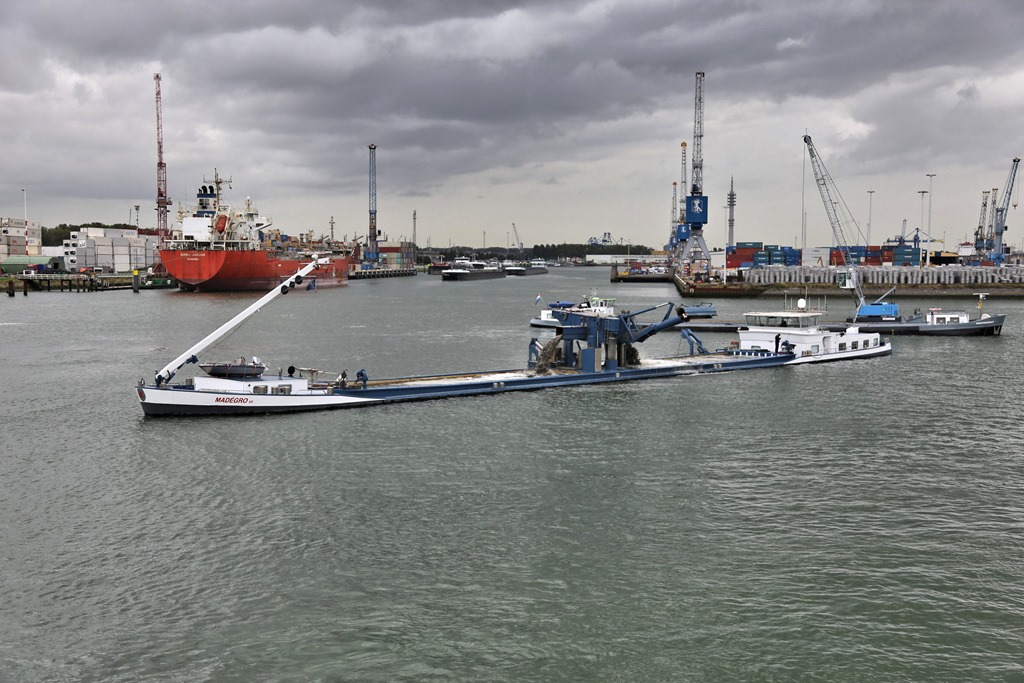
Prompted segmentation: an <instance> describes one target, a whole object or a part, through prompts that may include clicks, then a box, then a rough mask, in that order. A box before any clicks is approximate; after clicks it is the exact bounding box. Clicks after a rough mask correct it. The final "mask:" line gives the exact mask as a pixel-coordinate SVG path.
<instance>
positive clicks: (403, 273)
mask: <svg viewBox="0 0 1024 683" xmlns="http://www.w3.org/2000/svg"><path fill="white" fill-rule="evenodd" d="M414 275H416V269H415V268H368V269H366V270H353V271H352V272H351V273H349V274H348V279H349V280H375V279H377V278H382V277H411V276H414Z"/></svg>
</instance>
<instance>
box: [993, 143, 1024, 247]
mask: <svg viewBox="0 0 1024 683" xmlns="http://www.w3.org/2000/svg"><path fill="white" fill-rule="evenodd" d="M1018 164H1020V157H1014V158H1013V163H1012V164H1010V175H1009V177H1007V179H1006V185H1004V186H1003V196H1002V199H1001V201H1000V202H999V203H998V204H995V220H994V221H993V230H992V234H993V240H992V257H991V258H992V263H994V264H995V265H997V266H1001V265H1003V261H1005V260H1006V254H1005V253H1004V249H1003V233H1004V232H1006V213H1007V212H1008V211H1009V210H1010V196H1011V195H1012V194H1013V183H1014V182H1015V181H1016V178H1017V166H1018Z"/></svg>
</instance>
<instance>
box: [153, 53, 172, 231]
mask: <svg viewBox="0 0 1024 683" xmlns="http://www.w3.org/2000/svg"><path fill="white" fill-rule="evenodd" d="M153 81H154V82H155V83H156V232H157V235H158V237H159V240H160V242H163V241H164V240H165V239H167V207H168V206H170V204H171V199H170V197H168V196H167V164H165V163H164V117H163V101H162V99H161V97H160V74H159V73H155V74H153Z"/></svg>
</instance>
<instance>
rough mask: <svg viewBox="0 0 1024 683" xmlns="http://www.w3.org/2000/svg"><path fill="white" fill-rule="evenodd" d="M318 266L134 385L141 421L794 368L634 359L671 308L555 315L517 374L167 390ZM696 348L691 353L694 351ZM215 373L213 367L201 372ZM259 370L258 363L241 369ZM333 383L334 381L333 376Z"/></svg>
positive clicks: (741, 358)
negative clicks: (548, 333)
mask: <svg viewBox="0 0 1024 683" xmlns="http://www.w3.org/2000/svg"><path fill="white" fill-rule="evenodd" d="M325 263H326V260H325V259H319V258H317V259H314V260H313V262H312V263H310V264H308V265H306V266H304V267H302V268H300V269H299V270H298V272H296V273H295V275H293V276H292V277H290V278H289V279H288V280H286V281H285V282H284V283H282V284H281V285H280V287H275V288H274V289H273V290H271V291H270V292H269V293H267V294H266V295H264V296H263V297H262V298H261V299H259V300H258V301H256V302H255V303H253V304H252V305H250V306H249V307H248V308H246V309H245V310H244V311H242V312H241V313H239V314H238V315H236V316H235V317H234V318H232V319H231V320H229V321H228V322H227V323H225V324H224V325H222V326H221V327H219V328H217V329H216V330H215V331H214V332H212V333H211V334H209V335H208V336H207V337H205V338H204V339H203V340H202V341H200V342H198V343H197V344H195V345H194V346H192V347H191V348H189V349H188V350H187V351H185V352H184V353H182V354H181V355H180V356H178V357H177V358H175V359H174V360H173V361H171V362H170V363H168V364H167V366H166V367H164V368H163V369H162V370H160V371H159V372H157V373H156V375H155V377H154V379H153V381H152V382H151V383H147V382H146V381H145V380H139V382H138V385H137V387H136V388H135V392H136V394H137V396H138V400H139V404H140V405H141V407H142V411H143V413H144V414H145V415H149V416H157V415H183V416H184V415H247V414H250V415H251V414H262V413H276V412H296V411H309V410H326V409H334V408H355V407H364V406H370V405H377V404H382V403H395V402H400V401H421V400H427V399H439V398H452V397H458V396H474V395H485V394H499V393H505V392H509V391H528V390H537V389H547V388H552V387H566V386H578V385H585V384H599V383H606V382H628V381H636V380H642V379H654V378H663V377H674V376H679V375H699V374H707V373H718V372H728V371H732V370H746V369H752V368H764V367H775V366H779V365H784V364H786V363H788V362H790V361H792V360H793V359H794V355H793V353H791V352H772V351H770V350H740V349H721V350H718V351H714V352H708V351H706V350H705V349H703V347H702V346H701V345H700V344H699V340H696V339H695V338H694V337H693V336H692V333H690V332H689V331H684V333H683V334H684V337H687V338H688V339H689V340H690V349H691V354H690V355H687V356H675V357H669V358H656V359H641V358H640V355H639V353H638V352H637V350H636V348H635V347H634V344H638V343H642V342H643V341H644V340H645V339H648V338H649V337H651V336H653V335H655V334H657V333H658V332H661V331H662V330H666V329H670V328H673V327H675V326H676V325H679V324H681V323H682V322H684V317H683V315H685V314H683V315H680V314H681V311H679V310H677V308H676V307H675V306H674V305H673V304H671V303H664V304H659V305H658V306H653V307H650V308H646V309H644V310H641V311H637V312H635V313H629V314H621V315H599V314H596V313H590V312H571V311H566V312H560V313H559V314H560V315H562V316H563V320H562V323H563V324H562V327H561V328H560V333H559V334H558V335H556V336H555V337H554V338H553V339H551V340H549V341H548V342H547V343H545V344H542V343H541V342H540V341H539V340H538V339H537V338H533V339H531V340H530V344H529V351H528V357H527V366H526V368H523V369H517V370H497V371H486V372H471V373H456V374H446V375H428V376H416V377H397V378H389V379H373V380H371V379H370V378H369V377H368V375H367V373H366V372H365V371H364V370H360V371H359V372H358V373H357V375H356V378H355V381H354V382H350V381H349V379H348V377H347V376H346V375H345V374H344V373H343V374H342V375H339V376H337V377H336V378H334V379H328V380H327V381H320V379H319V373H318V371H315V370H310V369H306V370H304V371H298V376H295V374H294V373H295V372H296V371H295V370H294V368H289V370H290V372H289V373H288V375H285V374H284V373H283V372H282V373H279V374H277V375H270V376H268V375H266V374H263V373H260V374H258V375H253V374H251V373H243V374H242V375H240V376H239V375H235V374H232V373H220V372H218V373H217V374H215V375H214V374H210V375H200V374H197V375H195V376H194V377H189V378H186V379H184V380H183V381H180V382H177V383H172V380H173V379H174V377H175V375H176V374H177V372H178V370H180V369H181V368H182V367H184V366H185V365H187V364H198V363H199V358H198V355H199V354H201V353H202V352H203V351H205V350H206V349H208V348H209V347H210V346H212V345H213V344H215V343H216V342H217V341H219V340H220V339H222V338H223V337H225V336H226V335H227V334H228V333H230V332H231V331H232V330H234V329H235V328H236V327H238V326H239V325H240V324H242V323H243V322H245V321H246V320H247V319H248V318H249V317H251V316H252V315H253V314H254V313H255V312H256V311H258V310H259V309H260V308H262V307H263V306H265V305H266V304H268V303H270V301H272V300H273V299H275V298H276V297H278V296H281V295H282V294H286V293H287V292H288V291H290V290H291V289H293V288H294V287H295V286H296V285H299V284H301V283H302V281H303V278H305V277H306V276H308V275H309V274H310V273H312V272H313V271H314V270H315V269H316V268H317V267H320V266H321V265H323V264H325ZM660 309H665V312H664V315H663V317H662V318H661V320H660V321H658V322H654V323H641V322H639V320H638V317H639V316H640V315H643V314H645V313H652V312H654V311H658V310H660ZM695 345H696V346H697V347H698V349H699V351H698V352H695V351H694V347H695ZM242 360H244V359H242ZM208 365H212V366H214V367H217V366H218V365H220V364H218V363H212V364H208ZM248 365H249V367H252V368H256V367H262V366H264V364H263V363H262V362H261V361H257V360H256V359H254V361H253V362H252V363H250V364H248ZM332 374H333V373H332Z"/></svg>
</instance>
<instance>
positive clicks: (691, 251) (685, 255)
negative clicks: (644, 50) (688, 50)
mask: <svg viewBox="0 0 1024 683" xmlns="http://www.w3.org/2000/svg"><path fill="white" fill-rule="evenodd" d="M703 140H704V72H703V71H698V72H697V82H696V87H695V88H694V103H693V161H692V162H691V164H690V167H691V170H692V180H691V182H690V196H689V197H687V198H686V223H687V225H688V226H689V228H690V234H689V236H688V237H687V238H686V243H685V244H684V245H683V249H682V253H681V255H680V257H679V260H680V262H681V263H685V262H686V261H687V260H690V261H695V260H703V261H705V262H708V261H710V259H711V250H709V249H708V245H707V243H706V242H705V241H704V225H705V224H706V223H707V222H708V198H707V197H705V196H704V153H703V150H702V149H701V147H702V145H703ZM684 149H685V148H684ZM698 253H699V257H698V256H696V254H698Z"/></svg>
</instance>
